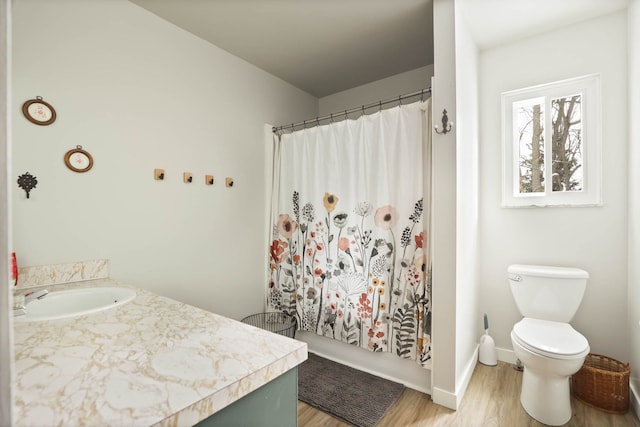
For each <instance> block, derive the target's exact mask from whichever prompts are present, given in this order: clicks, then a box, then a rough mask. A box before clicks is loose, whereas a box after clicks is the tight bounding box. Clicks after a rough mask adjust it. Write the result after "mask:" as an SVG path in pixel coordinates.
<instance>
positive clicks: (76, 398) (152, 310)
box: [13, 264, 307, 426]
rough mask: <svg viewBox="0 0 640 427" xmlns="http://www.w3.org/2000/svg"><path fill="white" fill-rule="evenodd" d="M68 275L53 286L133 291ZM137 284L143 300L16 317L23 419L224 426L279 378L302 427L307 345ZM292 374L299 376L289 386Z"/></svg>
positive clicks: (28, 422) (18, 412)
mask: <svg viewBox="0 0 640 427" xmlns="http://www.w3.org/2000/svg"><path fill="white" fill-rule="evenodd" d="M70 265H75V264H70ZM106 268H107V270H108V267H106ZM40 269H41V270H43V269H42V268H40ZM44 270H46V269H44ZM53 270H55V269H53ZM53 270H52V269H49V270H47V271H53ZM98 270H100V271H104V269H103V268H100V269H98ZM101 274H102V273H101ZM54 276H56V277H61V276H59V275H57V274H56V275H54ZM63 276H64V275H63ZM41 277H42V276H41ZM48 277H52V276H51V275H49V276H48ZM67 277H69V276H67ZM62 282H63V283H61V284H58V285H49V284H47V289H48V290H49V291H56V290H61V289H71V288H76V287H83V288H85V287H92V286H124V287H130V288H133V287H131V286H128V285H126V284H123V283H119V282H117V281H114V280H111V279H108V278H99V279H93V280H85V281H80V282H71V283H64V280H63V281H62ZM24 284H26V283H24ZM24 284H23V285H24ZM41 284H42V282H41ZM29 287H31V286H29ZM133 289H135V291H136V297H135V299H134V300H133V301H131V302H129V303H127V304H124V305H122V306H119V307H115V308H111V309H108V310H104V311H101V312H97V313H92V314H89V315H83V316H78V317H72V318H65V319H58V320H49V321H42V322H30V323H15V325H14V352H15V364H14V367H15V368H14V370H15V381H14V388H13V397H14V417H15V418H14V420H15V425H16V426H42V425H66V426H73V425H105V426H106V425H112V426H120V425H129V426H152V425H156V426H188V425H194V424H196V423H198V422H200V421H201V420H206V422H208V421H212V422H214V423H215V422H216V421H215V420H216V417H218V418H220V417H224V416H232V415H229V414H233V412H232V409H233V408H234V407H235V408H242V410H241V412H242V413H245V414H246V413H247V412H251V409H250V408H249V409H247V406H246V403H244V405H245V406H238V405H243V402H248V401H250V402H256V399H254V400H251V396H252V395H256V394H257V393H260V392H261V390H268V387H273V386H272V385H273V384H278V385H277V387H279V389H282V388H283V387H285V388H287V390H288V389H290V388H292V390H288V391H287V393H288V395H289V396H291V395H292V393H293V403H292V405H293V415H292V416H293V421H292V422H293V424H291V425H295V423H296V419H295V416H296V414H295V407H296V404H297V403H296V398H295V396H296V393H297V392H296V387H295V378H297V377H296V367H297V366H298V365H299V364H300V363H302V362H303V361H304V360H306V358H307V345H306V344H305V343H303V342H299V341H296V340H292V339H290V338H287V337H284V336H281V335H276V334H272V333H270V332H267V331H264V330H262V329H257V328H254V327H252V326H249V325H245V324H243V323H240V322H238V321H235V320H231V319H228V318H225V317H223V316H219V315H216V314H214V313H210V312H208V311H205V310H201V309H198V308H196V307H193V306H189V305H187V304H184V303H181V302H178V301H175V300H172V299H169V298H165V297H162V296H159V295H156V294H153V293H151V292H148V291H145V290H143V289H139V288H133ZM285 377H287V378H293V379H292V380H287V381H288V382H286V383H283V382H282V381H283V380H281V378H285ZM282 384H285V385H284V386H283V385H282ZM254 390H257V391H256V392H255V393H252V392H254ZM267 397H268V396H267ZM260 400H264V399H260ZM258 402H259V401H258ZM252 404H253V403H252ZM270 404H271V405H272V406H273V405H275V403H274V402H271V403H270ZM234 405H235V406H234ZM223 408H224V409H223ZM281 409H282V408H281ZM225 411H226V412H225ZM258 411H259V412H260V413H261V414H260V416H263V415H262V411H263V410H262V409H259V410H258ZM236 412H238V411H236ZM280 412H282V411H280ZM212 414H215V415H213V417H211V415H212ZM234 416H235V415H234ZM207 419H208V420H207ZM226 419H227V420H228V419H229V418H226ZM225 425H228V424H226V423H225Z"/></svg>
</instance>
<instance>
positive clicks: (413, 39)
mask: <svg viewBox="0 0 640 427" xmlns="http://www.w3.org/2000/svg"><path fill="white" fill-rule="evenodd" d="M131 1H132V2H133V3H135V4H138V5H139V6H142V7H143V8H145V9H147V10H149V11H150V12H152V13H154V14H156V15H158V16H160V17H162V18H164V19H165V20H167V21H169V22H171V23H173V24H175V25H177V26H178V27H181V28H183V29H185V30H187V31H189V32H191V33H193V34H195V35H196V36H198V37H200V38H202V39H204V40H207V41H209V42H211V43H213V44H214V45H216V46H218V47H220V48H222V49H224V50H226V51H228V52H230V53H232V54H233V55H235V56H238V57H240V58H242V59H244V60H246V61H248V62H250V63H252V64H254V65H255V66H257V67H259V68H261V69H263V70H265V71H267V72H269V73H271V74H273V75H275V76H277V77H280V78H281V79H283V80H285V81H287V82H289V83H291V84H292V85H294V86H296V87H298V88H300V89H302V90H304V91H306V92H308V93H310V94H312V95H314V96H316V97H318V98H320V97H323V96H326V95H330V94H333V93H336V92H340V91H343V90H345V89H349V88H353V87H356V86H360V85H362V84H365V83H369V82H372V81H375V80H379V79H382V78H385V77H389V76H392V75H394V74H399V73H402V72H405V71H409V70H413V69H416V68H419V67H422V66H425V65H429V64H432V63H433V30H432V21H433V19H432V0H131Z"/></svg>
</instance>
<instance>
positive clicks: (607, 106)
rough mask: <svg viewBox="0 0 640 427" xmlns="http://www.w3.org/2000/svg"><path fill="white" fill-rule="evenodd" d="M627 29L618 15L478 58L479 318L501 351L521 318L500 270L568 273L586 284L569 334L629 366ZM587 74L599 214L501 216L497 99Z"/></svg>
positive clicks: (543, 211)
mask: <svg viewBox="0 0 640 427" xmlns="http://www.w3.org/2000/svg"><path fill="white" fill-rule="evenodd" d="M626 28H627V22H626V12H625V11H622V12H619V13H615V14H612V15H607V16H603V17H600V18H598V19H594V20H591V21H586V22H583V23H581V24H577V25H574V26H570V27H566V28H564V29H561V30H558V31H553V32H548V33H545V34H542V35H539V36H536V37H533V38H528V39H524V40H520V41H515V42H512V43H508V44H505V45H502V46H499V47H495V48H492V49H488V50H485V51H482V52H481V55H480V81H481V88H480V123H481V136H480V141H481V143H480V229H481V236H480V286H481V291H480V295H481V296H480V310H481V312H482V311H485V312H487V313H488V315H489V318H490V321H491V332H492V335H493V337H494V339H495V341H496V345H497V346H498V347H500V348H503V349H507V350H511V349H512V346H511V341H510V336H509V333H510V331H511V328H512V326H513V324H514V323H516V322H517V321H518V320H519V319H520V318H521V316H520V314H519V313H518V310H517V308H516V305H515V302H514V301H513V298H512V296H511V291H510V289H509V285H508V282H507V273H506V269H507V266H508V265H509V264H512V263H525V264H526V263H531V264H548V265H559V266H574V267H579V268H583V269H585V270H587V271H588V272H589V274H590V279H589V282H588V284H587V290H586V294H585V297H584V299H583V302H582V305H581V307H580V309H579V311H578V313H577V315H576V317H575V318H574V321H573V322H572V324H573V326H574V327H575V328H576V329H577V330H578V331H580V332H582V333H583V334H584V335H585V336H586V338H587V339H588V340H589V343H590V345H591V350H592V351H593V352H595V353H600V354H605V355H609V356H611V357H614V358H617V359H620V360H626V359H627V358H628V355H629V345H628V343H629V340H628V334H627V315H626V310H625V309H624V308H623V307H626V306H627V171H628V168H627V154H628V148H627V119H628V117H627V114H626V105H627V64H626V54H627V47H626V46H627V42H626ZM604 35H606V36H604ZM568 49H570V50H568ZM590 73H601V79H602V80H601V82H602V135H603V161H602V165H603V197H604V206H603V207H589V208H584V207H582V208H523V209H503V208H500V197H501V193H500V192H501V117H500V94H501V93H502V92H504V91H507V90H512V89H518V88H523V87H527V86H531V85H535V84H539V83H547V82H552V81H556V80H561V79H565V78H569V77H575V76H581V75H585V74H590ZM506 356H509V354H506V353H502V357H503V358H504V357H506ZM511 356H512V354H511Z"/></svg>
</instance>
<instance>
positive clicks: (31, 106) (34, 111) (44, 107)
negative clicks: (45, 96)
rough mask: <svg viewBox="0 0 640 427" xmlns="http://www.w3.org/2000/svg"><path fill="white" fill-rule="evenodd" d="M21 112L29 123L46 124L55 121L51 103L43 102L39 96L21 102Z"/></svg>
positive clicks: (54, 111) (54, 112)
mask: <svg viewBox="0 0 640 427" xmlns="http://www.w3.org/2000/svg"><path fill="white" fill-rule="evenodd" d="M22 113H23V114H24V116H25V117H26V118H27V120H29V121H30V122H31V123H35V124H37V125H40V126H47V125H50V124H51V123H53V122H55V121H56V110H55V109H54V108H53V107H52V106H51V104H49V103H47V102H44V101H43V100H42V97H41V96H36V97H35V99H30V100H28V101H26V102H25V103H24V104H22Z"/></svg>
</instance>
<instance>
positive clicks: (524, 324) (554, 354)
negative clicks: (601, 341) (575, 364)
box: [513, 317, 589, 359]
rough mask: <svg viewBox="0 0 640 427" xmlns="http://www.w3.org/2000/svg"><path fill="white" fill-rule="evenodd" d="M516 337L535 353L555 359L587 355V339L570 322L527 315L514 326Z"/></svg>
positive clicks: (521, 343)
mask: <svg viewBox="0 0 640 427" xmlns="http://www.w3.org/2000/svg"><path fill="white" fill-rule="evenodd" d="M513 332H514V338H515V339H516V340H517V341H518V343H519V344H520V345H522V346H523V347H525V348H527V349H529V350H530V351H532V352H534V353H538V354H541V355H543V356H547V357H551V358H554V359H567V358H575V357H582V356H586V355H587V354H588V353H589V343H588V342H587V339H586V338H585V337H583V336H582V334H580V333H579V332H578V331H576V330H575V329H573V328H572V327H571V325H569V324H568V323H561V322H552V321H549V320H539V319H530V318H528V317H525V318H524V319H522V320H521V321H519V322H518V323H516V324H515V325H514V326H513Z"/></svg>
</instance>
